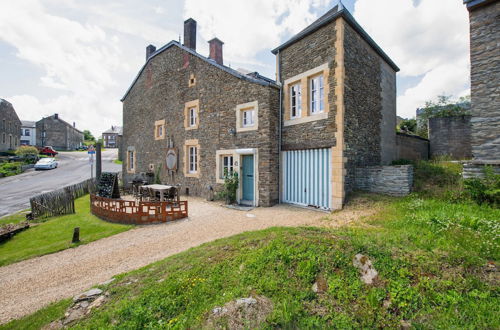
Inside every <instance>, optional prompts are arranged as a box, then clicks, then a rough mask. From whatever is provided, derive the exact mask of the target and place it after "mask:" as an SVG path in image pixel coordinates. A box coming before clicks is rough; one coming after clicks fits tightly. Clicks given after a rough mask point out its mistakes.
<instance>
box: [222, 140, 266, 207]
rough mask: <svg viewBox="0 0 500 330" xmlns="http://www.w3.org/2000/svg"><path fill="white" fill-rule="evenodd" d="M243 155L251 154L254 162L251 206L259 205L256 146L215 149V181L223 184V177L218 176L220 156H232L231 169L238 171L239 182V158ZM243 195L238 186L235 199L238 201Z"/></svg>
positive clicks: (257, 154) (257, 153) (257, 151)
mask: <svg viewBox="0 0 500 330" xmlns="http://www.w3.org/2000/svg"><path fill="white" fill-rule="evenodd" d="M245 155H253V162H254V166H253V168H254V176H253V177H254V200H253V206H259V149H258V148H242V149H224V150H216V151H215V156H216V158H215V178H216V183H220V184H223V183H224V179H221V178H220V171H221V167H222V156H233V170H234V172H236V173H238V178H239V181H240V183H241V160H242V157H243V156H245ZM242 196H243V189H241V188H240V187H238V190H237V191H236V200H237V202H238V203H239V202H240V201H241V198H242Z"/></svg>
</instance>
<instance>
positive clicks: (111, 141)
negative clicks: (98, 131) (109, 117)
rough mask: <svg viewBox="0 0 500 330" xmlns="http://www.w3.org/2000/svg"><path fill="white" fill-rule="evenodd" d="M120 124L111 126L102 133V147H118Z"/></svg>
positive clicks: (120, 133) (120, 132)
mask: <svg viewBox="0 0 500 330" xmlns="http://www.w3.org/2000/svg"><path fill="white" fill-rule="evenodd" d="M122 131H123V128H122V127H121V126H111V128H110V129H108V130H106V131H104V132H103V133H102V142H103V146H104V148H118V142H119V141H118V136H120V135H122Z"/></svg>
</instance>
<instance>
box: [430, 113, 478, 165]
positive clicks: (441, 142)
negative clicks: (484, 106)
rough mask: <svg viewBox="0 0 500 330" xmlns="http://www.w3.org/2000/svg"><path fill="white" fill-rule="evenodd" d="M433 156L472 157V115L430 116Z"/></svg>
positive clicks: (431, 150)
mask: <svg viewBox="0 0 500 330" xmlns="http://www.w3.org/2000/svg"><path fill="white" fill-rule="evenodd" d="M428 127H429V141H430V156H431V158H434V157H438V156H450V157H451V158H453V159H471V158H472V149H471V116H455V117H436V118H429V126H428Z"/></svg>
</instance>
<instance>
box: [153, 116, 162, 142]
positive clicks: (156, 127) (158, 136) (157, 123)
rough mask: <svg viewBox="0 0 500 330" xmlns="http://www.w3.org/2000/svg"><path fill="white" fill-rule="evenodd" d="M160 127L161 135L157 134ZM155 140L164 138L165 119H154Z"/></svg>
mask: <svg viewBox="0 0 500 330" xmlns="http://www.w3.org/2000/svg"><path fill="white" fill-rule="evenodd" d="M159 127H161V128H162V129H161V135H159V134H158V128H159ZM154 134H155V140H164V139H165V119H162V120H157V121H155V131H154Z"/></svg>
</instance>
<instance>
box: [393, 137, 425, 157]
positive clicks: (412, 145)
mask: <svg viewBox="0 0 500 330" xmlns="http://www.w3.org/2000/svg"><path fill="white" fill-rule="evenodd" d="M396 155H397V156H396V159H408V160H428V159H429V140H427V139H424V138H422V137H420V136H417V135H410V134H405V133H399V132H398V133H397V134H396Z"/></svg>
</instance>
